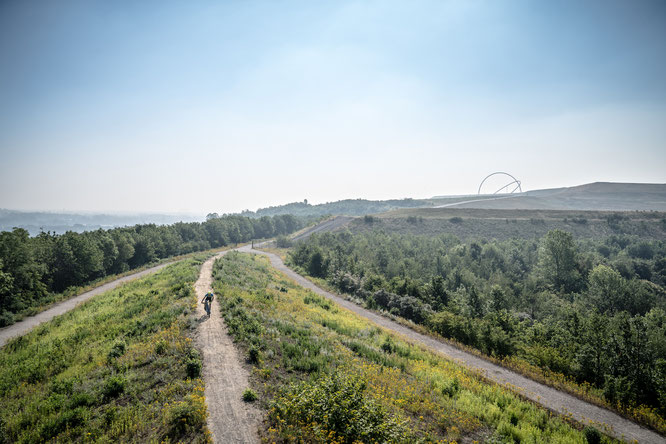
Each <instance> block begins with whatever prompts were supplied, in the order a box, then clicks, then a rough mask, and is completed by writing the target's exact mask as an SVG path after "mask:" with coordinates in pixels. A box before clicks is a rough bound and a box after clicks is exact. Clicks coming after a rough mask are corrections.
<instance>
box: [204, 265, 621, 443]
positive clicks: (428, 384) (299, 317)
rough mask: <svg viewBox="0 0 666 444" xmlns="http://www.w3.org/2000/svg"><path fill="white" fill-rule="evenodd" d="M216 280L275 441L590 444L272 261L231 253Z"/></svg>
mask: <svg viewBox="0 0 666 444" xmlns="http://www.w3.org/2000/svg"><path fill="white" fill-rule="evenodd" d="M214 277H215V283H214V287H215V290H216V292H217V294H218V295H219V296H220V297H219V299H218V300H219V301H220V304H221V307H222V312H223V313H224V315H225V320H226V323H227V325H228V327H229V331H230V334H231V335H232V336H233V337H234V339H235V340H236V341H237V343H238V344H239V346H240V347H241V349H243V350H244V352H245V353H246V356H247V361H248V363H249V364H251V365H252V374H253V378H252V382H251V384H252V389H253V390H254V391H256V392H257V393H258V397H259V403H260V404H261V406H262V407H263V408H265V409H266V410H267V416H268V421H267V422H266V423H265V427H266V429H265V430H263V431H262V434H263V437H264V438H265V439H267V440H268V441H271V442H272V441H278V442H301V441H305V442H357V441H362V442H385V441H390V442H451V441H467V442H472V441H474V440H478V441H480V442H482V441H485V442H507V441H508V442H514V441H515V442H551V443H558V442H559V443H584V442H586V438H585V434H584V433H583V432H581V431H579V430H576V429H575V428H574V427H573V426H571V425H570V424H568V423H567V422H566V421H565V420H563V419H562V418H560V417H557V416H553V415H552V414H551V413H550V412H548V411H546V410H544V409H542V408H540V407H537V406H536V405H534V404H532V403H530V402H526V401H524V400H522V399H521V398H520V397H519V396H518V395H516V394H514V393H512V392H511V391H509V390H507V389H505V388H503V387H500V386H498V385H496V384H492V383H488V382H487V381H484V380H483V379H482V378H480V377H479V376H478V375H476V374H475V373H473V372H471V371H469V370H467V369H465V368H464V367H462V366H460V365H457V364H455V363H453V362H451V361H449V360H446V359H444V358H442V357H441V356H439V355H436V354H433V353H431V352H429V351H427V350H426V349H424V348H421V347H418V346H415V345H412V344H410V343H408V342H406V341H404V340H403V339H402V338H401V337H399V336H398V335H395V334H391V333H388V332H387V331H385V330H383V329H381V328H378V327H377V326H375V325H373V324H371V323H370V322H368V321H366V320H364V319H362V318H360V317H359V316H357V315H355V314H353V313H351V312H348V311H347V310H344V309H341V308H339V307H337V306H336V305H335V304H333V303H331V302H330V301H328V300H326V299H324V298H322V297H320V296H317V295H315V294H314V293H312V292H311V291H309V290H305V289H303V288H302V287H299V286H297V285H295V284H294V283H292V282H291V281H289V280H288V279H286V278H285V277H284V276H283V275H281V274H279V273H278V272H276V271H275V270H273V269H271V268H269V265H268V261H267V259H265V258H259V257H255V256H249V255H243V254H239V253H231V254H228V255H227V256H225V257H224V258H223V259H221V260H219V261H217V262H216V265H215V267H214ZM587 433H588V434H590V435H595V434H596V433H598V432H596V430H592V429H588V430H587ZM592 439H594V437H592ZM602 440H605V441H607V442H613V441H612V440H611V439H609V438H607V437H603V438H602Z"/></svg>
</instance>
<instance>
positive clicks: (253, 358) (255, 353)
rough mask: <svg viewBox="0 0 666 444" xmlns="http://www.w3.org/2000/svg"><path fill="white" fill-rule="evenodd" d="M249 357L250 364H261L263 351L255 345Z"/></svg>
mask: <svg viewBox="0 0 666 444" xmlns="http://www.w3.org/2000/svg"><path fill="white" fill-rule="evenodd" d="M247 355H248V356H247V360H248V361H249V362H250V364H259V361H260V360H261V351H260V350H259V348H257V347H256V346H254V345H253V346H252V347H250V350H249V351H248V353H247Z"/></svg>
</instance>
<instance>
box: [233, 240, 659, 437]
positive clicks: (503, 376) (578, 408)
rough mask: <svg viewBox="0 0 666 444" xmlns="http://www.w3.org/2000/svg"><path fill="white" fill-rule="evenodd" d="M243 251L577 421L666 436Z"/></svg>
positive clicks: (614, 431) (276, 260)
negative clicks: (459, 347)
mask: <svg viewBox="0 0 666 444" xmlns="http://www.w3.org/2000/svg"><path fill="white" fill-rule="evenodd" d="M238 250H239V251H242V252H244V253H253V254H262V255H265V256H268V257H269V259H270V261H271V264H272V265H273V267H275V268H277V269H278V270H280V271H282V272H283V273H284V274H286V275H287V276H288V277H290V278H291V279H293V280H294V281H296V282H297V283H298V284H299V285H301V286H303V287H305V288H307V289H310V290H312V291H313V292H315V293H317V294H319V295H321V296H324V297H326V298H328V299H330V300H332V301H334V302H335V303H337V304H338V305H341V306H342V307H344V308H346V309H348V310H350V311H352V312H354V313H356V314H358V315H360V316H363V317H364V318H366V319H368V320H370V321H372V322H374V323H375V324H378V325H380V326H382V327H384V328H386V329H388V330H392V331H394V332H396V333H399V334H400V335H402V336H404V337H406V338H408V339H410V340H412V341H413V342H415V343H420V344H423V345H425V346H426V347H428V348H430V349H431V350H434V351H436V352H438V353H440V354H442V355H444V356H446V357H447V358H449V359H453V360H455V361H457V362H459V363H460V364H462V365H464V366H465V367H467V368H469V369H472V370H474V371H477V372H479V373H480V374H482V375H483V376H485V377H486V378H488V379H490V380H492V381H495V382H496V383H498V384H501V385H505V386H508V387H509V388H510V389H511V390H513V391H516V392H518V393H520V394H521V395H523V396H525V397H526V398H528V399H530V400H532V401H534V402H536V403H538V404H541V405H543V406H544V407H546V408H548V409H550V410H553V411H555V412H558V413H560V414H562V415H570V416H571V417H572V418H573V419H575V420H576V421H578V422H580V423H582V424H592V425H594V426H595V427H597V428H600V429H602V430H604V431H605V433H608V434H610V435H612V436H615V437H616V438H618V439H623V440H625V441H633V440H636V441H638V442H639V443H646V444H664V443H666V439H665V438H664V437H663V436H661V435H659V434H658V433H656V432H654V431H652V430H649V429H647V428H645V427H642V426H639V425H638V424H636V423H634V422H632V421H629V420H628V419H625V418H623V417H622V416H620V415H618V414H616V413H613V412H611V411H609V410H606V409H604V408H601V407H597V406H596V405H593V404H590V403H588V402H585V401H582V400H580V399H578V398H576V397H575V396H572V395H569V394H568V393H564V392H561V391H559V390H556V389H554V388H552V387H549V386H547V385H544V384H541V383H538V382H536V381H533V380H531V379H529V378H526V377H524V376H522V375H519V374H518V373H515V372H513V371H511V370H508V369H506V368H504V367H501V366H498V365H495V364H493V363H491V362H489V361H486V360H485V359H482V358H479V357H478V356H475V355H472V354H470V353H467V352H465V351H463V350H460V349H458V348H456V347H454V346H452V345H449V344H447V343H445V342H442V341H438V340H437V339H435V338H432V337H430V336H426V335H422V334H420V333H417V332H416V331H414V330H412V329H410V328H408V327H405V326H404V325H401V324H398V323H397V322H394V321H392V320H390V319H388V318H386V317H384V316H381V315H379V314H377V313H375V312H372V311H370V310H366V309H365V308H362V307H360V306H358V305H356V304H354V303H353V302H350V301H348V300H346V299H344V298H342V297H340V296H338V295H335V294H333V293H329V292H328V291H325V290H323V289H321V288H319V287H317V286H316V285H314V284H313V283H312V282H310V281H309V280H307V279H305V278H304V277H303V276H301V275H299V274H298V273H296V272H295V271H293V270H291V269H290V268H288V267H287V266H286V265H285V264H284V262H282V259H280V257H278V256H277V255H275V254H272V253H268V252H265V251H259V250H253V249H252V248H251V247H249V246H246V247H241V248H239V249H238Z"/></svg>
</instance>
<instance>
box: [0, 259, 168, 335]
mask: <svg viewBox="0 0 666 444" xmlns="http://www.w3.org/2000/svg"><path fill="white" fill-rule="evenodd" d="M171 264H173V262H167V263H164V264H160V265H157V266H155V267H152V268H148V269H146V270H143V271H140V272H138V273H134V274H130V275H128V276H123V277H121V278H118V279H116V280H115V281H111V282H107V283H106V284H104V285H100V286H99V287H97V288H93V289H92V290H90V291H86V292H85V293H81V294H80V295H78V296H75V297H73V298H70V299H67V300H65V301H62V302H58V303H57V304H55V305H54V306H53V307H51V308H49V309H48V310H44V311H43V312H41V313H37V314H36V315H34V316H30V317H29V318H25V319H24V320H22V321H20V322H17V323H16V324H13V325H10V326H9V327H4V328H2V329H0V347H2V346H4V345H5V344H6V343H7V341H9V340H10V339H12V338H14V337H16V336H22V335H24V334H26V333H27V332H29V331H30V330H32V329H33V328H35V327H37V326H38V325H39V324H42V323H44V322H48V321H50V320H51V319H53V318H55V317H56V316H59V315H61V314H64V313H67V312H68V311H70V310H72V309H73V308H74V307H76V306H77V305H78V304H80V303H82V302H85V301H87V300H88V299H90V298H91V297H93V296H97V295H98V294H102V293H104V292H106V291H109V290H113V289H114V288H116V287H117V286H119V285H121V284H124V283H126V282H129V281H133V280H134V279H138V278H140V277H144V276H146V275H148V274H151V273H155V272H156V271H158V270H161V269H162V268H164V267H166V266H167V265H171Z"/></svg>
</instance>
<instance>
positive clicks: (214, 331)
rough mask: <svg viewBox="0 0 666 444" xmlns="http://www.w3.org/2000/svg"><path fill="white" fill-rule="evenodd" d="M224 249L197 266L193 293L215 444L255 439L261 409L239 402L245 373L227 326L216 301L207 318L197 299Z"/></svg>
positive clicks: (207, 288) (208, 284)
mask: <svg viewBox="0 0 666 444" xmlns="http://www.w3.org/2000/svg"><path fill="white" fill-rule="evenodd" d="M225 253H226V252H223V253H221V254H218V255H216V256H213V257H212V258H210V259H208V260H207V261H206V262H204V264H203V265H202V266H201V274H200V275H199V279H198V280H197V282H196V284H194V288H195V289H196V292H197V299H198V302H199V303H198V304H197V315H198V317H199V321H200V323H199V327H198V329H197V335H196V342H197V346H198V348H199V349H200V350H202V351H203V364H204V365H203V379H204V381H205V383H206V389H205V396H206V404H207V405H208V429H209V430H210V431H211V433H212V435H213V442H215V443H221V444H226V443H255V442H259V435H258V432H259V425H260V424H261V418H262V415H261V412H260V411H259V410H258V409H257V408H256V407H254V405H252V404H249V403H246V402H243V401H242V399H241V398H242V395H243V391H245V389H246V388H248V387H249V381H248V372H247V371H246V370H245V369H244V368H243V366H242V365H241V357H240V356H239V354H238V351H237V350H236V347H235V346H234V344H233V342H232V341H231V337H230V336H229V335H228V333H227V327H226V325H225V324H224V321H223V320H222V317H221V316H220V308H219V304H218V303H217V302H213V304H212V310H211V314H210V318H208V316H207V315H206V312H205V311H204V306H203V304H201V303H200V302H201V299H202V298H203V297H204V295H205V294H206V293H207V292H209V291H211V288H212V286H211V284H212V280H213V277H212V271H213V262H215V260H216V259H218V258H220V257H221V256H223V255H224V254H225Z"/></svg>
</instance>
